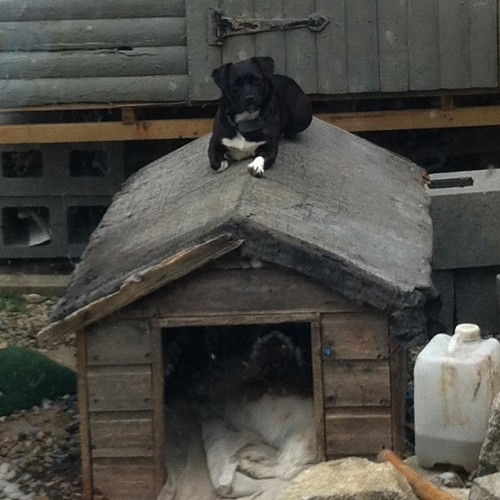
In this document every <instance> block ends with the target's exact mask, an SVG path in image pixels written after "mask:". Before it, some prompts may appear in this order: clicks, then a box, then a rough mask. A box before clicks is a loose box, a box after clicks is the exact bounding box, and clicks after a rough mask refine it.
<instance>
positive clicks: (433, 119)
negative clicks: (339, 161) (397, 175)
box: [318, 106, 500, 132]
mask: <svg viewBox="0 0 500 500" xmlns="http://www.w3.org/2000/svg"><path fill="white" fill-rule="evenodd" d="M318 117H319V118H321V119H322V120H325V121H327V122H328V123H332V124H333V125H336V126H337V127H340V128H342V129H344V130H348V131H349V132H362V131H365V132H367V131H372V132H375V131H382V130H417V129H427V128H428V129H436V128H454V127H486V126H493V125H499V124H500V106H477V107H468V108H455V109H453V110H450V111H446V110H442V109H410V110H405V111H387V112H384V111H373V112H367V113H335V114H326V113H325V114H320V115H319V116H318Z"/></svg>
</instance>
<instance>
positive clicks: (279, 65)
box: [253, 0, 286, 74]
mask: <svg viewBox="0 0 500 500" xmlns="http://www.w3.org/2000/svg"><path fill="white" fill-rule="evenodd" d="M253 14H254V16H255V17H256V18H257V19H273V18H278V19H279V18H283V17H284V16H285V14H284V6H283V0H273V1H272V2H269V1H268V0H254V1H253ZM254 41H255V55H256V56H270V57H272V58H273V59H274V72H275V73H279V74H285V73H286V57H285V54H286V40H285V33H284V32H283V31H274V32H268V33H265V32H264V33H258V34H256V35H255V36H254Z"/></svg>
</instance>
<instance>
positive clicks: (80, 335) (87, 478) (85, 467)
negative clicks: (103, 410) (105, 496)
mask: <svg viewBox="0 0 500 500" xmlns="http://www.w3.org/2000/svg"><path fill="white" fill-rule="evenodd" d="M76 363H77V375H78V408H79V412H80V456H81V459H82V490H83V495H84V497H85V498H86V499H90V498H92V461H91V455H90V412H89V394H88V390H89V389H88V383H87V382H88V381H87V344H86V338H85V332H84V331H83V330H78V331H77V332H76Z"/></svg>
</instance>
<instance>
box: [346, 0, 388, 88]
mask: <svg viewBox="0 0 500 500" xmlns="http://www.w3.org/2000/svg"><path fill="white" fill-rule="evenodd" d="M346 21H347V24H346V40H347V74H348V81H349V92H378V91H379V90H380V85H379V68H378V57H379V55H378V40H377V5H376V2H374V1H373V0H348V1H347V2H346Z"/></svg>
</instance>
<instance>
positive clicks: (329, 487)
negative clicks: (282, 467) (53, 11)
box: [279, 457, 417, 500]
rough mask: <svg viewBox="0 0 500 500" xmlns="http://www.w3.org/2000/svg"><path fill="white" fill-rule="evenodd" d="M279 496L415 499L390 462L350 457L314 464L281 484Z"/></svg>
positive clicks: (339, 499)
mask: <svg viewBox="0 0 500 500" xmlns="http://www.w3.org/2000/svg"><path fill="white" fill-rule="evenodd" d="M279 498H280V500H373V499H377V500H385V499H386V500H416V499H417V497H416V496H415V494H414V493H413V491H412V489H411V486H410V485H409V484H408V481H407V480H406V478H405V477H404V476H403V475H402V474H401V473H400V472H398V471H397V470H396V469H395V468H394V467H393V466H392V465H391V464H390V463H380V464H379V463H374V462H370V461H369V460H367V459H365V458H357V457H350V458H345V459H340V460H334V461H331V462H323V463H320V464H318V465H314V466H313V467H310V468H309V469H307V470H305V471H304V472H302V473H301V474H299V475H298V476H297V477H296V478H295V479H294V480H293V482H292V484H291V485H290V486H288V487H287V488H285V490H284V491H283V493H282V496H281V497H279Z"/></svg>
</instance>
